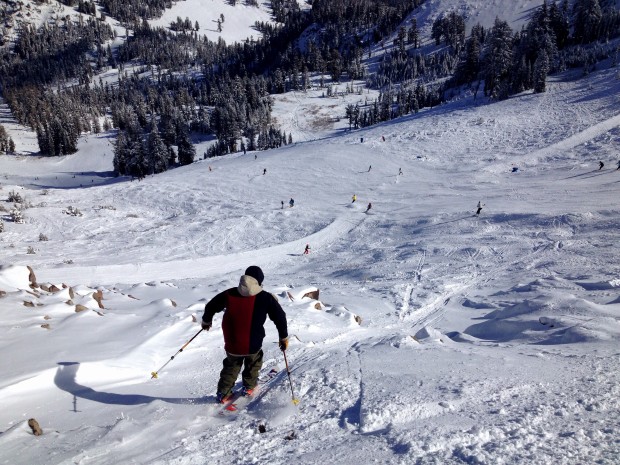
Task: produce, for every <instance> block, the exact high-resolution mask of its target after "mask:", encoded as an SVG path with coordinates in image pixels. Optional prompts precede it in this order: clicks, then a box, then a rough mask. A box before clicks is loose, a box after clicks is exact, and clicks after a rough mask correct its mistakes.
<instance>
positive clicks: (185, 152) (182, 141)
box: [177, 131, 196, 165]
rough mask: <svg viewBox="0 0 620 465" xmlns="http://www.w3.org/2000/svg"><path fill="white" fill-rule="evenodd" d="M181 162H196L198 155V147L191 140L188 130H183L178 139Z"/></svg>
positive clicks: (183, 163)
mask: <svg viewBox="0 0 620 465" xmlns="http://www.w3.org/2000/svg"><path fill="white" fill-rule="evenodd" d="M177 146H178V152H179V163H180V164H181V165H189V164H191V163H194V158H195V157H196V147H194V146H193V145H192V143H191V141H190V140H189V135H188V134H187V132H185V131H184V132H182V133H181V134H180V136H179V141H178V144H177Z"/></svg>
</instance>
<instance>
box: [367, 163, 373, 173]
mask: <svg viewBox="0 0 620 465" xmlns="http://www.w3.org/2000/svg"><path fill="white" fill-rule="evenodd" d="M371 169H372V165H370V166H369V167H368V172H369V173H370V170H371Z"/></svg>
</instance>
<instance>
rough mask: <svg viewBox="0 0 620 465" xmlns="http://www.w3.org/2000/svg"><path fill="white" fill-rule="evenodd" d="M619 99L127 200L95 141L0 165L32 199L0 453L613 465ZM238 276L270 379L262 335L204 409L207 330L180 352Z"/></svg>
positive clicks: (531, 99) (466, 104)
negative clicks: (231, 381)
mask: <svg viewBox="0 0 620 465" xmlns="http://www.w3.org/2000/svg"><path fill="white" fill-rule="evenodd" d="M619 85H620V82H619V81H618V79H617V72H616V71H615V70H614V69H603V70H600V71H597V72H595V73H593V74H591V75H590V76H588V77H587V78H585V79H581V80H575V79H573V78H572V77H571V76H570V75H566V76H559V77H555V78H554V79H552V80H551V81H550V82H549V86H548V87H549V90H548V92H547V93H545V94H541V95H533V94H529V93H528V94H523V95H518V96H515V97H513V98H511V99H510V100H507V101H504V102H500V103H495V104H488V103H486V102H480V101H478V102H473V101H471V97H465V98H463V99H462V100H461V101H458V102H454V103H451V104H446V105H442V106H440V107H437V108H434V109H432V110H425V111H422V112H420V113H419V114H417V115H411V116H408V117H405V118H402V119H400V120H396V121H392V122H390V123H385V124H382V125H379V126H377V127H374V128H369V129H367V130H363V131H352V132H349V131H347V130H346V125H345V123H344V122H342V121H341V122H336V121H334V126H333V127H331V128H327V129H324V130H323V129H317V130H316V134H317V138H318V137H322V139H321V140H314V141H309V142H305V143H298V144H293V145H291V146H287V147H285V148H282V149H280V150H273V151H269V152H260V153H249V154H247V155H245V156H243V155H230V156H226V157H221V158H217V159H209V160H203V161H199V162H196V163H194V164H192V165H190V166H186V167H183V168H177V169H174V170H171V171H168V172H166V173H163V174H161V175H157V176H153V177H148V178H146V179H144V180H142V181H139V182H138V181H133V182H132V181H130V179H128V178H113V177H111V174H110V171H111V168H112V154H111V150H110V148H109V146H108V144H107V140H108V139H107V137H109V134H108V135H106V134H104V135H100V136H91V137H87V138H84V140H83V141H82V142H81V145H80V151H79V152H78V153H77V154H75V155H74V156H71V157H63V158H59V159H36V158H35V157H28V156H26V157H1V158H0V168H1V169H2V173H4V177H3V180H2V186H1V188H2V189H1V190H0V193H2V195H4V196H5V199H6V198H8V195H9V193H10V192H11V191H13V190H15V191H18V192H19V193H20V194H21V195H22V197H23V198H25V199H26V202H24V207H26V206H27V208H24V210H23V215H24V218H25V222H24V223H23V224H15V223H12V222H10V221H9V219H8V217H9V215H8V210H10V209H11V208H14V205H13V204H12V203H8V202H6V201H5V202H4V209H5V212H4V214H3V221H4V232H2V233H0V242H1V243H2V244H3V245H4V247H2V248H0V262H1V263H2V264H3V265H4V266H3V267H2V269H0V290H2V291H3V293H2V294H3V296H2V297H0V301H1V303H2V305H1V309H0V330H1V331H2V335H3V336H2V338H1V339H2V340H1V341H0V353H1V354H2V356H1V357H0V370H1V371H2V373H3V376H2V379H1V380H0V397H1V398H2V399H3V409H2V411H1V412H0V448H1V449H2V451H3V453H2V457H3V459H4V460H5V461H7V463H9V462H10V463H17V464H20V463H23V464H27V463H28V464H30V463H45V464H62V463H97V464H103V465H107V464H117V463H131V462H133V463H145V464H146V463H148V464H177V465H189V464H198V463H214V464H230V463H236V464H246V463H273V464H291V463H300V464H301V463H303V464H319V463H341V464H344V465H348V464H351V465H353V464H359V463H372V462H377V463H426V464H431V463H447V464H460V463H502V464H509V465H516V464H522V463H524V462H526V461H527V462H528V463H535V464H545V465H547V464H548V465H551V464H557V463H563V464H572V463H586V462H598V463H609V464H611V463H615V462H616V460H617V457H618V456H619V454H620V450H619V449H620V447H619V446H618V442H617V440H616V439H617V438H616V436H617V434H616V432H617V430H618V428H619V427H620V424H619V423H620V420H619V418H618V415H616V414H615V413H616V412H617V411H618V409H619V407H620V405H619V402H620V401H619V400H618V399H620V396H619V394H620V392H619V389H620V388H619V386H620V383H619V381H620V380H619V379H618V378H619V376H620V375H619V373H620V370H618V365H619V363H620V359H619V357H618V350H617V346H618V342H619V339H620V323H619V321H620V266H619V265H618V264H619V263H620V260H619V258H620V257H619V253H618V248H617V247H616V242H617V230H618V226H619V224H618V217H619V208H618V205H617V203H615V200H614V199H615V196H616V194H617V188H618V185H619V180H620V171H617V170H615V168H616V167H617V162H618V153H620V151H619V148H620V132H619V131H618V123H619V122H620V112H619V108H620V106H618V104H617V103H618V102H617V96H618V95H619V94H620V93H619V92H618V91H619V90H620V89H618V86H619ZM336 102H338V99H330V98H326V97H322V96H321V95H320V94H317V93H314V92H313V91H310V92H308V93H297V94H294V95H293V94H291V95H288V96H286V98H282V99H280V100H278V102H277V103H276V106H275V111H276V113H277V115H278V118H279V120H280V121H281V122H282V123H283V124H285V125H286V124H288V127H289V128H290V131H291V132H293V137H294V138H295V137H297V134H300V135H303V133H302V131H306V134H307V133H309V132H310V129H309V128H310V127H311V125H312V124H313V123H312V118H313V117H314V115H313V112H312V111H304V110H303V109H304V108H310V106H311V105H316V106H319V105H322V106H323V108H329V107H330V106H332V108H331V110H326V111H328V112H329V111H332V112H335V113H337V112H338V111H340V110H338V108H340V109H341V110H342V111H344V110H343V107H342V106H341V105H342V103H340V102H338V103H336ZM473 103H476V104H475V105H474V104H473ZM339 105H340V106H339ZM338 124H341V126H338ZM296 131H297V132H296ZM338 133H340V134H338ZM334 134H336V135H334ZM362 139H363V142H362ZM16 142H19V143H23V140H18V141H16ZM199 153H200V151H199ZM601 160H602V161H604V164H605V166H604V168H603V169H601V170H599V169H598V168H599V164H598V162H599V161H601ZM514 168H516V170H514ZM264 169H267V174H265V175H263V174H262V173H263V172H264ZM399 171H402V173H403V174H402V175H399V174H398V173H399ZM353 194H355V195H356V196H357V201H356V202H355V203H352V202H351V196H352V195H353ZM290 198H294V200H295V205H294V207H292V208H291V207H289V206H288V200H289V199H290ZM369 202H371V203H372V205H373V208H372V209H371V210H370V211H368V212H366V207H367V204H368V203H369ZM478 202H481V206H482V211H481V212H480V215H475V210H476V205H477V203H478ZM69 207H71V208H69ZM76 212H79V213H80V214H77V213H76ZM42 236H43V237H44V239H47V240H44V239H43V238H42ZM306 244H310V247H311V249H310V253H309V254H307V255H305V254H303V251H304V247H305V245H306ZM252 264H256V265H259V266H261V267H262V268H263V270H264V272H265V282H264V287H265V289H267V290H269V291H270V292H273V293H274V294H275V295H276V296H277V297H278V299H279V301H280V303H281V305H282V306H283V308H284V309H285V311H286V313H287V316H288V320H289V332H290V334H291V337H290V340H291V342H290V347H289V349H288V351H287V360H288V363H289V366H290V368H291V372H290V378H289V376H288V375H287V373H286V371H285V370H284V361H283V357H282V355H281V353H280V352H279V350H278V349H277V345H276V341H277V333H276V331H275V328H274V327H273V325H272V324H271V322H270V321H267V324H266V331H267V337H266V340H265V341H266V342H265V345H264V351H265V366H264V371H268V370H270V369H271V368H277V369H278V370H279V374H278V375H277V376H276V377H275V378H274V379H273V380H272V381H271V382H270V383H269V384H267V385H265V386H264V388H263V389H262V390H261V391H260V394H259V395H258V397H257V398H256V399H255V400H253V401H252V402H250V403H249V404H248V405H247V407H246V408H245V409H244V410H242V411H240V412H238V413H237V414H234V415H232V416H230V415H228V416H221V415H219V414H218V413H217V408H216V407H215V406H214V405H213V404H214V394H215V386H216V383H217V380H218V376H219V371H220V367H221V360H222V358H223V357H224V353H223V349H222V347H223V340H222V335H221V332H220V324H221V315H217V316H216V319H215V321H214V327H213V329H211V331H209V332H202V333H201V334H199V335H198V336H197V337H196V338H195V339H194V340H193V341H192V342H191V344H189V345H188V346H186V347H184V350H183V351H182V352H178V351H179V349H180V348H182V347H183V346H184V344H185V343H186V342H187V341H189V340H190V339H191V338H192V337H193V336H195V335H196V334H197V333H198V331H199V330H200V326H199V321H200V318H201V316H202V311H203V308H204V304H205V302H206V301H207V300H208V299H210V298H211V297H213V296H214V295H215V294H216V293H217V292H220V291H222V290H224V289H226V288H227V287H232V286H235V285H236V284H237V282H238V279H239V275H240V274H241V273H243V270H245V268H246V267H247V266H248V265H252ZM26 265H30V266H31V267H32V269H33V271H34V273H35V275H36V281H37V283H38V287H34V288H33V287H31V283H32V281H31V280H30V277H29V275H28V276H27V275H26V270H27V268H26ZM316 290H318V291H319V296H318V299H317V298H316V297H317V296H316V295H315V294H312V292H314V291H316ZM173 356H174V358H173V359H172V358H171V357H173ZM163 366H165V367H164V368H163V369H161V370H160V368H161V367H163ZM155 370H159V371H158V374H159V377H158V378H157V379H151V373H152V372H153V371H155ZM293 396H295V398H297V399H299V400H300V402H299V405H297V406H295V405H294V404H293V403H292V398H293ZM30 418H35V419H36V420H37V421H38V422H39V424H40V425H41V427H42V429H43V435H42V436H39V437H34V436H33V435H32V433H31V430H30V428H29V427H28V425H27V421H28V419H30ZM260 431H264V432H263V433H261V432H260Z"/></svg>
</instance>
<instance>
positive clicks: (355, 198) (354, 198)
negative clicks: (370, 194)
mask: <svg viewBox="0 0 620 465" xmlns="http://www.w3.org/2000/svg"><path fill="white" fill-rule="evenodd" d="M356 200H357V195H355V194H353V200H351V203H355V201H356Z"/></svg>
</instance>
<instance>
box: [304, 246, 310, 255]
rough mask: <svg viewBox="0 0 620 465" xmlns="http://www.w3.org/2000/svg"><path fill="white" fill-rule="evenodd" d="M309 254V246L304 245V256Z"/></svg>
mask: <svg viewBox="0 0 620 465" xmlns="http://www.w3.org/2000/svg"><path fill="white" fill-rule="evenodd" d="M309 253H310V244H306V248H305V249H304V255H308V254H309Z"/></svg>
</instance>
